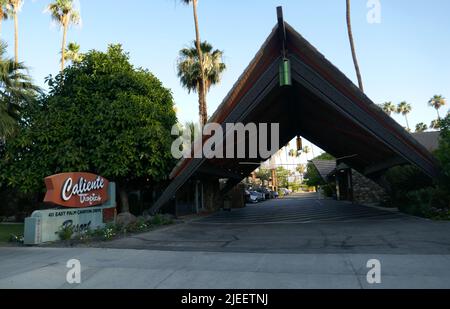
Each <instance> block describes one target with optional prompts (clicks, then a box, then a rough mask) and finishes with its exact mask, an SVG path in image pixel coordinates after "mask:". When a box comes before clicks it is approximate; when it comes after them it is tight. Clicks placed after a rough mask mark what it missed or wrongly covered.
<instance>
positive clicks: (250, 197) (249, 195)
mask: <svg viewBox="0 0 450 309" xmlns="http://www.w3.org/2000/svg"><path fill="white" fill-rule="evenodd" d="M244 194H245V201H246V202H247V203H258V202H259V196H258V195H257V194H255V193H254V192H252V191H248V190H245V193H244Z"/></svg>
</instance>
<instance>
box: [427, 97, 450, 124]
mask: <svg viewBox="0 0 450 309" xmlns="http://www.w3.org/2000/svg"><path fill="white" fill-rule="evenodd" d="M446 103H447V101H446V100H445V98H444V97H443V96H442V95H435V96H433V97H432V98H431V99H430V101H428V105H429V106H431V107H434V108H435V109H436V112H437V115H438V119H441V115H439V109H440V108H441V107H443V106H445V104H446Z"/></svg>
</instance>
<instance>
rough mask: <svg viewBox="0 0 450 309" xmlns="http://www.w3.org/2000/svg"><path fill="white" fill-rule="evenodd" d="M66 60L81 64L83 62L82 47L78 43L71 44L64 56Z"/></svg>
mask: <svg viewBox="0 0 450 309" xmlns="http://www.w3.org/2000/svg"><path fill="white" fill-rule="evenodd" d="M64 60H65V61H70V62H72V63H80V62H81V61H83V54H81V53H80V45H79V44H77V43H74V42H72V43H69V45H68V46H67V48H66V52H65V54H64Z"/></svg>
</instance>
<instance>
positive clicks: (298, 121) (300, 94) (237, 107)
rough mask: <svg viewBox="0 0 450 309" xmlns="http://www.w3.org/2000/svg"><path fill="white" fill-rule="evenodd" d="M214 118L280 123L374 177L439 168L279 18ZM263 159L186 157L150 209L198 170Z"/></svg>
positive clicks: (223, 174)
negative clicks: (285, 71)
mask: <svg viewBox="0 0 450 309" xmlns="http://www.w3.org/2000/svg"><path fill="white" fill-rule="evenodd" d="M286 58H287V59H289V61H290V66H291V72H290V75H291V78H292V83H291V85H290V86H282V85H280V67H281V65H282V63H283V61H284V59H286ZM210 122H215V123H220V124H222V125H224V124H226V123H244V124H247V123H256V124H258V123H280V146H283V145H285V144H286V143H288V142H289V141H290V140H292V139H293V138H294V137H295V136H297V135H300V136H303V137H305V138H307V139H308V140H309V141H311V142H312V143H314V144H315V145H317V146H319V147H320V148H322V149H324V150H325V151H327V152H329V153H330V154H332V155H333V156H335V157H336V158H343V159H341V160H340V161H341V162H344V163H345V164H347V165H348V166H350V167H352V168H354V169H355V170H357V171H359V172H360V173H362V174H364V175H366V176H367V177H369V178H372V179H374V180H378V179H379V177H380V176H381V175H382V174H383V173H384V172H385V171H386V170H387V169H389V168H391V167H393V166H396V165H401V164H406V163H410V164H413V165H415V166H417V167H418V168H420V169H421V170H423V171H424V172H425V173H426V174H428V175H429V176H431V177H435V176H437V175H438V164H437V162H436V159H435V158H434V157H433V155H432V154H431V153H430V152H429V151H428V150H427V149H425V148H424V147H423V146H422V145H421V144H419V143H418V142H417V141H416V140H415V139H414V138H413V137H412V136H411V134H409V133H408V132H407V131H406V130H405V129H404V128H403V127H401V126H400V125H399V124H398V123H397V122H395V121H394V120H393V119H392V118H391V117H389V116H388V115H387V114H386V113H384V112H383V111H382V110H381V109H380V108H379V107H378V106H377V105H376V104H374V103H373V102H372V101H371V100H370V99H369V98H368V97H367V96H366V95H365V94H364V93H363V92H361V91H360V90H359V88H357V87H356V86H355V85H354V84H353V83H352V82H351V81H350V80H349V79H348V78H347V77H346V76H345V75H344V74H343V73H342V72H340V71H339V70H338V69H337V68H336V67H335V66H334V65H333V64H332V63H330V62H329V61H328V60H327V59H326V58H325V57H324V56H323V55H322V54H321V53H319V52H318V51H317V50H316V49H315V48H314V47H313V46H312V45H311V44H309V43H308V42H307V41H306V40H305V39H304V38H303V37H302V36H301V35H300V34H299V33H297V32H296V31H295V30H294V29H293V28H292V27H291V26H289V25H288V24H287V23H285V22H284V21H283V20H282V19H281V20H279V23H278V25H277V26H276V27H275V28H274V30H273V31H272V33H271V34H270V35H269V37H268V38H267V40H266V42H265V43H264V44H263V46H262V47H261V49H260V50H259V52H258V53H257V55H256V56H255V58H254V59H253V61H252V62H251V63H250V65H249V66H248V67H247V69H246V70H245V71H244V73H243V74H242V76H241V77H240V79H239V80H238V81H237V82H236V84H235V85H234V87H233V88H232V90H231V91H230V93H229V94H228V96H227V97H226V98H225V100H224V101H223V103H222V104H221V105H220V106H219V107H218V109H217V110H216V112H215V113H214V115H213V116H212V117H211V119H210ZM225 134H226V133H225ZM245 143H246V144H248V138H247V140H245ZM261 160H262V158H257V159H211V160H207V159H184V160H182V161H180V162H179V164H178V165H177V167H176V168H175V169H174V170H173V172H172V174H171V178H172V182H171V183H170V185H169V186H168V188H167V189H166V191H165V192H164V193H163V195H162V196H161V197H160V199H159V200H158V201H157V202H156V204H155V205H154V207H153V208H152V209H153V210H157V209H159V208H160V207H161V206H163V205H164V204H165V203H167V202H168V201H169V200H170V199H171V198H172V197H173V196H174V195H175V193H176V192H177V190H178V189H179V188H180V187H181V186H182V185H183V184H184V183H186V182H187V181H188V180H189V179H190V178H191V177H193V176H199V175H204V176H205V175H206V176H208V175H209V176H211V177H215V178H216V179H217V178H228V179H230V180H232V181H231V182H230V183H231V184H233V183H238V182H239V181H240V180H242V179H243V178H245V177H246V176H248V175H249V174H250V173H251V172H252V171H253V170H254V169H255V168H256V167H257V166H255V165H252V164H242V163H243V162H246V163H248V162H255V163H258V162H261Z"/></svg>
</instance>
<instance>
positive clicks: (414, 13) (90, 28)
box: [2, 0, 450, 126]
mask: <svg viewBox="0 0 450 309" xmlns="http://www.w3.org/2000/svg"><path fill="white" fill-rule="evenodd" d="M380 1H381V4H382V11H381V13H382V21H381V24H369V23H368V22H367V19H366V14H367V12H368V9H367V8H366V4H367V0H353V1H352V2H353V14H352V18H353V28H354V35H355V40H356V47H357V52H358V56H359V60H360V66H361V71H362V76H363V79H364V83H365V87H366V93H367V94H368V96H369V97H370V98H372V100H374V101H375V102H376V103H382V102H385V101H393V102H395V103H398V102H400V101H403V100H406V101H408V102H409V103H411V104H412V106H413V112H412V113H411V115H410V123H411V126H414V125H415V124H416V123H417V122H420V121H424V122H426V123H427V124H429V123H430V122H431V120H433V119H435V118H436V112H435V111H434V110H433V109H432V108H429V107H427V102H428V100H429V98H430V97H431V96H433V95H434V94H442V95H444V96H445V97H450V58H449V56H448V55H449V49H450V33H449V32H450V18H448V14H449V12H450V1H448V0H430V1H418V0H395V1H393V0H380ZM49 2H50V1H48V0H34V1H33V0H25V3H24V6H23V8H22V12H21V13H20V21H19V24H20V60H21V61H24V62H25V64H26V65H27V66H29V67H30V68H31V74H32V76H33V78H34V80H35V82H36V83H37V84H39V85H44V78H45V76H47V75H49V74H56V73H57V72H58V67H59V51H60V45H61V32H60V31H59V29H58V28H57V27H56V26H54V25H53V26H52V24H51V21H50V16H49V15H48V14H44V13H43V11H44V8H45V7H46V5H47V4H48V3H49ZM80 2H81V14H82V19H83V25H82V27H79V28H72V29H71V30H70V32H69V34H68V40H69V41H76V42H77V43H79V44H81V48H82V51H83V52H85V51H87V50H90V49H98V50H105V49H106V46H107V45H108V44H110V43H121V44H123V47H124V49H125V50H126V51H128V52H129V53H130V56H131V61H132V62H133V63H134V64H135V65H136V66H142V67H144V68H147V69H149V70H150V71H152V72H153V73H154V74H155V75H156V76H157V77H158V78H159V79H161V80H162V82H163V83H164V85H165V86H166V87H168V88H170V89H171V90H172V92H173V94H174V97H175V101H176V104H177V106H178V108H179V119H180V121H182V122H185V121H187V120H197V119H198V116H197V97H196V95H195V94H193V95H188V94H187V92H186V91H185V90H184V89H183V88H181V86H180V84H179V81H178V79H177V77H176V69H175V64H176V58H177V54H178V51H179V50H180V49H181V48H182V47H185V46H186V45H187V44H188V43H189V42H190V41H191V40H192V39H193V38H194V28H193V18H192V9H191V8H190V7H186V6H184V5H182V4H180V2H179V1H178V0H151V1H149V0H128V1H125V2H123V1H121V2H119V1H117V0H80ZM278 5H283V7H284V13H285V19H286V21H288V22H289V23H290V24H291V25H292V26H293V27H294V28H295V29H297V30H298V31H299V32H300V33H301V34H302V35H303V36H305V37H306V38H307V39H308V40H309V41H310V42H311V43H312V44H313V45H314V46H316V47H317V48H318V49H319V50H320V51H321V52H322V53H323V54H324V55H325V56H326V57H327V58H328V59H329V60H331V62H333V63H334V64H335V65H336V66H337V67H338V68H339V69H340V70H342V71H343V72H344V73H345V74H346V75H347V76H349V77H350V78H351V79H352V80H353V81H356V78H355V73H354V68H353V64H352V60H351V54H350V48H349V44H348V38H347V32H346V24H345V1H344V0H284V1H283V0H278V1H273V0H227V1H219V0H199V15H200V27H201V29H200V30H201V35H202V39H203V40H208V41H210V42H211V43H212V44H213V45H214V46H215V47H216V48H219V49H222V50H223V51H224V53H225V61H226V64H227V66H228V70H227V71H226V73H225V74H224V76H223V81H222V83H221V84H220V85H219V86H217V87H215V88H212V90H211V93H210V94H209V96H208V104H209V114H210V115H211V114H212V113H213V112H214V110H215V109H216V107H217V106H218V105H219V104H220V102H221V101H222V99H223V98H224V97H225V95H226V94H227V92H228V91H229V90H230V89H231V87H232V85H233V83H234V82H235V81H236V80H237V78H238V77H239V75H240V74H241V73H242V72H243V70H244V69H245V67H246V66H247V65H248V63H249V61H250V60H251V59H252V58H253V56H254V54H255V53H256V52H257V50H258V49H259V47H260V46H261V44H262V43H263V42H264V40H265V38H266V37H267V36H268V34H269V33H270V31H271V29H272V28H273V26H274V25H275V23H276V13H275V8H276V6H278ZM2 38H3V39H5V40H6V41H7V42H8V44H9V51H10V55H11V56H12V55H13V54H12V52H13V23H12V22H11V21H7V22H5V23H4V26H3V31H2ZM448 108H449V106H447V107H446V108H445V110H444V111H442V113H444V112H446V111H447V110H448ZM396 119H398V121H399V122H400V123H401V124H404V120H403V118H401V117H399V116H396Z"/></svg>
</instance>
